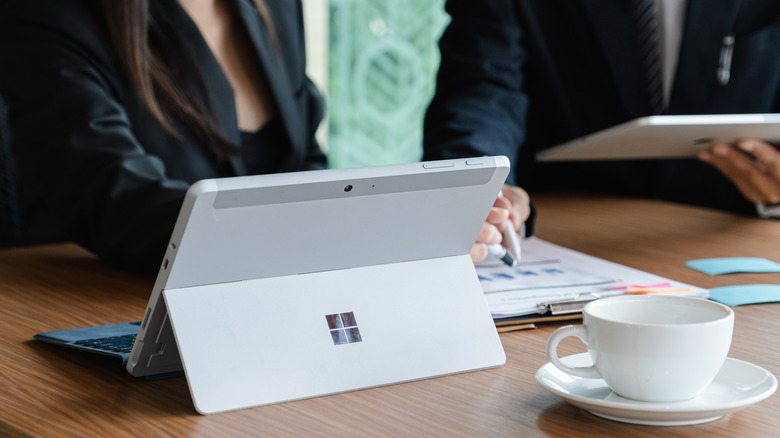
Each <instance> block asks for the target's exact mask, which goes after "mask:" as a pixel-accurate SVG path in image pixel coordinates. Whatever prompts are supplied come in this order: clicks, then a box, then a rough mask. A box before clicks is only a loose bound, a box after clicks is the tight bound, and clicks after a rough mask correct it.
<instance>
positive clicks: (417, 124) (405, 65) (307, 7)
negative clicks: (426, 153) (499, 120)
mask: <svg viewBox="0 0 780 438" xmlns="http://www.w3.org/2000/svg"><path fill="white" fill-rule="evenodd" d="M303 5H304V13H305V21H306V23H305V25H306V29H307V57H308V70H309V76H310V77H311V78H312V80H313V81H314V82H315V83H316V84H317V86H318V87H319V88H320V90H321V91H322V93H323V94H324V95H325V97H326V99H327V102H328V113H327V118H326V119H325V121H324V122H323V124H322V126H321V127H320V131H319V132H318V139H319V141H320V144H321V145H322V148H323V150H325V152H326V154H327V155H328V159H329V162H330V166H331V167H357V166H370V165H378V164H394V163H407V162H412V161H417V160H419V159H420V157H421V156H422V120H423V116H424V115H425V109H426V108H427V106H428V102H429V101H430V99H431V96H432V95H433V91H434V84H435V76H436V70H437V69H438V66H439V50H438V46H437V43H438V41H439V37H440V36H441V33H442V31H443V30H444V27H445V26H446V24H447V22H448V20H449V17H448V16H447V14H446V13H445V12H444V0H393V1H387V0H303Z"/></svg>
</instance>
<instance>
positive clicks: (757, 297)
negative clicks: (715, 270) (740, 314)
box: [710, 284, 780, 306]
mask: <svg viewBox="0 0 780 438" xmlns="http://www.w3.org/2000/svg"><path fill="white" fill-rule="evenodd" d="M710 299H711V300H713V301H717V302H719V303H723V304H725V305H727V306H741V305H743V304H759V303H777V302H780V284H743V285H739V286H723V287H715V288H712V289H710Z"/></svg>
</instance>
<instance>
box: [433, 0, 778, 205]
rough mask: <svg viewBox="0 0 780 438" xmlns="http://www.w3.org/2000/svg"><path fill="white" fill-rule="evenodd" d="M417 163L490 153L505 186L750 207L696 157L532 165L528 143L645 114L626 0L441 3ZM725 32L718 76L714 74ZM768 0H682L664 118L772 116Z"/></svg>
mask: <svg viewBox="0 0 780 438" xmlns="http://www.w3.org/2000/svg"><path fill="white" fill-rule="evenodd" d="M446 7H447V11H448V12H449V13H450V15H451V16H452V21H451V24H450V25H449V27H448V28H447V30H446V31H445V33H444V34H443V36H442V38H441V41H440V48H441V54H442V62H441V66H440V70H439V74H438V82H437V89H436V95H435V97H434V99H433V101H432V103H431V105H430V107H429V110H428V113H427V115H426V123H425V134H424V142H425V154H424V157H425V158H426V159H436V158H444V157H452V156H469V155H486V154H489V155H493V154H503V155H507V156H509V157H510V159H511V161H512V162H513V165H514V166H513V167H514V168H513V171H512V174H511V175H510V178H509V182H511V183H516V184H519V185H521V186H523V187H525V188H527V189H529V190H531V191H538V190H542V189H587V190H598V191H608V192H613V193H623V194H630V195H635V196H636V195H639V196H649V197H654V198H661V199H668V200H672V201H679V202H686V203H692V204H698V205H706V206H710V207H717V208H722V209H728V210H733V211H741V212H753V211H754V206H753V205H752V204H750V203H749V202H747V200H745V199H744V198H743V197H742V196H741V195H740V194H739V193H738V191H737V190H736V189H735V187H734V186H733V184H732V183H731V182H730V181H728V180H727V179H726V178H725V177H723V176H722V175H721V174H720V173H719V172H717V171H716V170H715V169H714V168H712V167H710V166H709V165H707V164H704V163H700V162H698V161H697V160H665V161H643V162H620V163H603V162H601V163H566V164H549V163H544V164H543V163H537V162H536V161H535V160H534V155H535V153H536V152H538V151H539V150H542V149H544V148H547V147H550V146H553V145H556V144H559V143H561V142H564V141H567V140H570V139H573V138H577V137H579V136H582V135H585V134H588V133H592V132H595V131H598V130H601V129H604V128H607V127H610V126H613V125H617V124H619V123H622V122H624V121H627V120H630V119H633V118H636V117H639V116H642V115H646V114H647V113H648V108H647V104H646V98H645V97H644V96H645V94H644V93H645V91H644V90H645V85H644V83H643V79H642V78H643V71H642V63H641V60H640V58H639V45H638V43H637V41H636V36H635V34H636V31H635V28H634V24H633V23H634V21H633V17H632V9H631V1H630V0H567V1H544V0H491V1H487V2H477V1H473V0H449V1H448V2H447V6H446ZM731 33H733V34H734V35H735V37H736V42H735V46H734V58H733V63H732V68H731V80H730V82H729V83H728V84H727V85H720V84H719V83H718V82H717V80H716V70H717V68H718V62H719V57H720V50H721V47H722V41H723V37H724V36H726V35H728V34H731ZM779 97H780V2H778V1H776V0H742V1H735V0H688V2H687V10H686V11H685V22H684V34H683V37H682V43H681V48H680V58H679V63H678V67H677V73H676V77H675V80H674V85H673V90H672V95H671V99H670V104H669V109H668V113H669V114H710V113H762V112H766V113H772V112H780V101H779V100H778V98H779Z"/></svg>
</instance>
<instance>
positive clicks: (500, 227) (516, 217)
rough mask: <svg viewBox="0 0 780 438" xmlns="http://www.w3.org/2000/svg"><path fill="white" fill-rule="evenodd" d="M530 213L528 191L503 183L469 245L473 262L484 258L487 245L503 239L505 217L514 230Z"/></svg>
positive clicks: (505, 223) (505, 224) (518, 227)
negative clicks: (477, 233)
mask: <svg viewBox="0 0 780 438" xmlns="http://www.w3.org/2000/svg"><path fill="white" fill-rule="evenodd" d="M530 213H531V206H530V198H529V197H528V193H526V192H525V190H523V189H521V188H519V187H515V186H510V185H506V184H505V185H504V187H503V189H502V190H501V196H499V197H498V198H496V201H495V202H494V203H493V208H491V209H490V213H489V214H488V217H487V219H485V223H484V224H482V230H480V232H479V235H478V236H477V241H476V242H475V243H474V245H473V246H472V247H471V252H470V255H471V260H472V261H473V262H474V263H476V262H480V261H482V260H484V259H485V257H487V254H488V245H495V244H497V243H501V241H502V240H503V236H502V231H504V228H505V227H506V226H507V219H509V221H511V223H512V225H513V227H514V231H515V232H516V231H517V230H519V229H520V228H521V225H522V224H523V222H525V220H526V219H528V215H529V214H530ZM520 237H521V238H522V237H523V236H520Z"/></svg>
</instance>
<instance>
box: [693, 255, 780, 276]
mask: <svg viewBox="0 0 780 438" xmlns="http://www.w3.org/2000/svg"><path fill="white" fill-rule="evenodd" d="M685 265H686V266H688V267H689V268H693V269H696V270H698V271H701V272H704V273H705V274H709V275H719V274H734V273H737V272H780V263H775V262H773V261H771V260H767V259H765V258H761V257H720V258H714V259H699V260H690V261H687V262H685Z"/></svg>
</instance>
